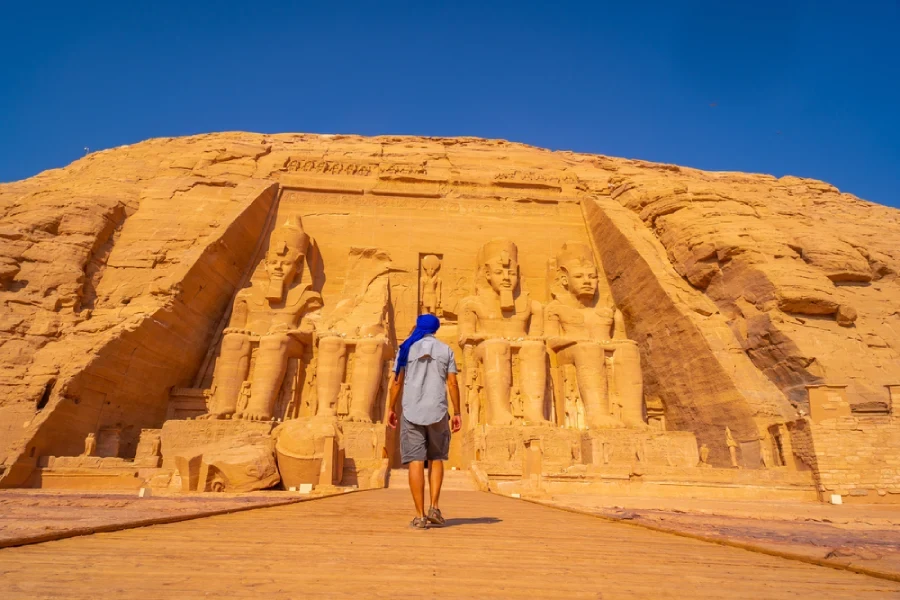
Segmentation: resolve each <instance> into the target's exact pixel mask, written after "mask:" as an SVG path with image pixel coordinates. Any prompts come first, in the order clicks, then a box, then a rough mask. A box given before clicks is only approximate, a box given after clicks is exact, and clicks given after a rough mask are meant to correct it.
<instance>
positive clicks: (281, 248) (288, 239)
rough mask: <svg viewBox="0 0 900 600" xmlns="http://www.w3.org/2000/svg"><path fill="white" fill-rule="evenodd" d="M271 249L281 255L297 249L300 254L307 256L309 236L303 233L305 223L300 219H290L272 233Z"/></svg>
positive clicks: (294, 217)
mask: <svg viewBox="0 0 900 600" xmlns="http://www.w3.org/2000/svg"><path fill="white" fill-rule="evenodd" d="M271 247H272V248H273V249H274V250H275V251H276V252H278V253H279V254H286V253H287V251H288V250H289V249H292V248H293V249H296V250H298V251H299V252H300V254H306V249H307V248H308V247H309V236H308V235H307V234H306V232H305V231H303V223H302V222H301V221H300V217H298V216H296V215H295V216H293V217H290V218H289V219H288V220H287V221H285V222H284V224H283V225H281V226H280V227H278V228H276V229H275V231H273V232H272V243H271Z"/></svg>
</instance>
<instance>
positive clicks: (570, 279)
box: [562, 263, 598, 300]
mask: <svg viewBox="0 0 900 600" xmlns="http://www.w3.org/2000/svg"><path fill="white" fill-rule="evenodd" d="M563 273H564V274H563V281H562V283H563V285H565V286H566V289H567V290H569V292H570V293H572V294H573V295H574V296H576V297H577V298H579V299H582V300H585V299H586V300H590V299H592V298H593V297H594V294H596V293H597V281H598V275H597V268H596V267H595V266H594V265H592V264H590V263H570V264H568V265H566V267H565V269H564V270H563Z"/></svg>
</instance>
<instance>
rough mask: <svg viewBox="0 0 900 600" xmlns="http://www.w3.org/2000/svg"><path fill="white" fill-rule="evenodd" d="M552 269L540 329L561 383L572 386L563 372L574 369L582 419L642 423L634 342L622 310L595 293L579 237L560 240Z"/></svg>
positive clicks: (595, 424) (590, 262)
mask: <svg viewBox="0 0 900 600" xmlns="http://www.w3.org/2000/svg"><path fill="white" fill-rule="evenodd" d="M555 275H556V280H555V281H554V283H553V285H552V286H551V294H552V295H553V296H554V299H553V300H552V301H551V302H550V303H549V304H547V307H546V310H545V324H544V333H545V334H546V336H547V345H548V346H549V347H550V349H551V350H553V351H555V352H556V353H557V359H558V364H559V365H560V366H561V367H562V369H561V370H562V371H563V372H564V377H565V378H566V383H565V386H564V388H565V389H571V387H572V386H571V375H569V376H566V375H565V373H566V372H569V373H571V371H573V370H574V377H575V380H576V382H577V390H578V394H579V396H580V399H581V401H582V403H583V405H584V413H585V417H584V419H585V425H586V426H587V428H589V429H602V428H608V427H622V426H626V427H637V428H643V427H646V425H645V423H644V416H643V380H642V378H641V362H640V354H639V353H638V348H637V344H636V343H635V342H633V341H631V340H629V339H628V338H627V337H626V336H625V322H624V319H623V317H622V313H621V311H619V310H618V309H617V308H616V307H615V306H614V305H613V303H612V300H611V299H610V298H608V297H600V295H599V294H598V280H599V275H598V273H597V267H596V265H595V263H594V257H593V253H592V252H591V249H590V248H589V247H588V246H586V245H585V244H581V243H573V242H569V243H567V244H564V245H563V247H562V249H561V250H560V251H559V253H558V255H557V257H556V274H555ZM569 425H570V426H572V422H571V421H570V423H569Z"/></svg>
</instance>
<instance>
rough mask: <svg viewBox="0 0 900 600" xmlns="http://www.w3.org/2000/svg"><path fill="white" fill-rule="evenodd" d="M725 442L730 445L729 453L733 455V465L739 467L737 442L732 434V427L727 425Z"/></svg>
mask: <svg viewBox="0 0 900 600" xmlns="http://www.w3.org/2000/svg"><path fill="white" fill-rule="evenodd" d="M725 444H727V445H728V454H729V455H730V456H731V466H732V467H734V468H735V469H739V468H740V467H739V466H738V462H737V445H738V444H737V442H736V441H735V440H734V437H733V436H732V435H731V429H729V428H728V427H725Z"/></svg>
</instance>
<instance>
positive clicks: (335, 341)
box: [319, 337, 344, 355]
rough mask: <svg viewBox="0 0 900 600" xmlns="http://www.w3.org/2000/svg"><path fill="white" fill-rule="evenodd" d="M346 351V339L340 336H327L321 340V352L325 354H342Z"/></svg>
mask: <svg viewBox="0 0 900 600" xmlns="http://www.w3.org/2000/svg"><path fill="white" fill-rule="evenodd" d="M343 351H344V340H342V339H341V338H339V337H326V338H321V339H320V340H319V352H321V353H323V354H329V355H333V354H341V353H342V352H343Z"/></svg>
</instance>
